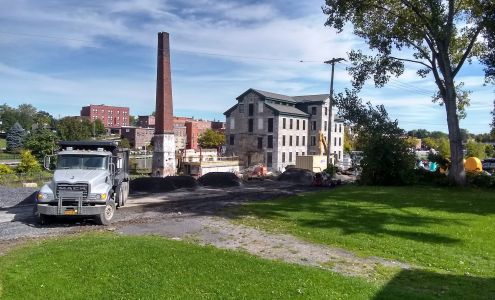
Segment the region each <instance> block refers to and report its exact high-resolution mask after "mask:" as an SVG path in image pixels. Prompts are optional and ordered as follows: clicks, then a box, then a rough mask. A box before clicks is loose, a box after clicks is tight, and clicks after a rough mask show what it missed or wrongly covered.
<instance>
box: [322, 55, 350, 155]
mask: <svg viewBox="0 0 495 300" xmlns="http://www.w3.org/2000/svg"><path fill="white" fill-rule="evenodd" d="M341 61H345V59H344V58H342V57H339V58H332V59H331V60H327V61H325V62H324V63H326V64H327V65H332V76H331V78H330V97H329V100H330V101H329V102H330V103H329V107H328V128H327V129H328V143H327V144H328V149H327V165H330V157H331V155H332V154H331V153H330V146H331V145H332V105H333V103H332V102H333V75H334V72H335V63H338V62H341Z"/></svg>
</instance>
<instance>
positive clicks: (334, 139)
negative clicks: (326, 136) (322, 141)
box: [333, 137, 337, 146]
mask: <svg viewBox="0 0 495 300" xmlns="http://www.w3.org/2000/svg"><path fill="white" fill-rule="evenodd" d="M333 145H334V146H337V138H336V137H334V138H333Z"/></svg>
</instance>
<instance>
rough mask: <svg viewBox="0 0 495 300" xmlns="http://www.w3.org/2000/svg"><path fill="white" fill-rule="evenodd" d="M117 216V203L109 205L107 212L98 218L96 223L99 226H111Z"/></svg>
mask: <svg viewBox="0 0 495 300" xmlns="http://www.w3.org/2000/svg"><path fill="white" fill-rule="evenodd" d="M114 214H115V203H107V206H106V207H105V210H104V211H103V212H102V213H101V214H99V215H97V216H96V218H95V219H96V223H98V224H99V225H110V223H112V219H113V215H114Z"/></svg>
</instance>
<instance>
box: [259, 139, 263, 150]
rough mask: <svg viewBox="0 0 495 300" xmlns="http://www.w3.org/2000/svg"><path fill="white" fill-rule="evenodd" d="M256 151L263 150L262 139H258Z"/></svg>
mask: <svg viewBox="0 0 495 300" xmlns="http://www.w3.org/2000/svg"><path fill="white" fill-rule="evenodd" d="M258 149H263V138H262V137H259V138H258Z"/></svg>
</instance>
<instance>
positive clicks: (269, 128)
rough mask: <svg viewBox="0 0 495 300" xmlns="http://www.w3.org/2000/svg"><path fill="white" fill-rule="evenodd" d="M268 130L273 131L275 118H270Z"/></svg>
mask: <svg viewBox="0 0 495 300" xmlns="http://www.w3.org/2000/svg"><path fill="white" fill-rule="evenodd" d="M268 132H273V118H268Z"/></svg>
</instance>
